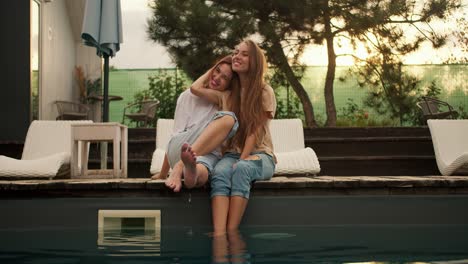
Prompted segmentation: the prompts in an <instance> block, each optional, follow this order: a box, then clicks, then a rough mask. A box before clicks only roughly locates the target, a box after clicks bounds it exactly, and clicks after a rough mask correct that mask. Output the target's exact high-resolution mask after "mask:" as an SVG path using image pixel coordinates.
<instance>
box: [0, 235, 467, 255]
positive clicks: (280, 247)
mask: <svg viewBox="0 0 468 264" xmlns="http://www.w3.org/2000/svg"><path fill="white" fill-rule="evenodd" d="M0 237H1V242H0V263H362V262H379V263H408V262H418V263H435V262H437V263H445V262H446V263H450V262H454V261H457V263H467V262H468V226H300V227H281V226H277V227H271V226H270V227H250V226H247V227H243V228H242V229H241V230H240V232H235V233H229V234H227V235H225V236H217V237H213V236H212V235H211V234H210V228H209V227H206V228H201V227H197V228H192V227H189V226H186V227H177V228H163V229H162V230H161V235H160V237H159V239H158V240H157V241H156V240H155V234H154V233H153V234H148V233H147V234H145V231H144V230H141V229H128V230H125V231H119V232H115V233H112V232H109V233H107V234H106V239H105V241H104V243H102V241H98V234H97V233H96V230H95V229H86V228H80V229H69V228H67V229H64V228H44V229H40V228H37V229H16V230H1V231H0ZM458 261H461V262H458ZM454 263H455V262H454Z"/></svg>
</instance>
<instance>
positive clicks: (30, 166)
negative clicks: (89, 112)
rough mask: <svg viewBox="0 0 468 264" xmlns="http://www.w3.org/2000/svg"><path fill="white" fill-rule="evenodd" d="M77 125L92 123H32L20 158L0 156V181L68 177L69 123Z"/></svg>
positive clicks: (84, 121) (69, 151) (86, 121)
mask: <svg viewBox="0 0 468 264" xmlns="http://www.w3.org/2000/svg"><path fill="white" fill-rule="evenodd" d="M77 123H78V124H82V123H92V121H88V120H83V121H42V120H41V121H38V120H36V121H33V122H32V123H31V125H30V126H29V129H28V133H27V135H26V140H25V142H24V148H23V154H22V156H21V159H20V160H18V159H13V158H10V157H6V156H0V179H31V178H32V179H52V178H60V177H62V178H63V177H66V176H69V171H70V170H69V168H70V154H71V138H70V137H71V124H77ZM78 156H80V155H78Z"/></svg>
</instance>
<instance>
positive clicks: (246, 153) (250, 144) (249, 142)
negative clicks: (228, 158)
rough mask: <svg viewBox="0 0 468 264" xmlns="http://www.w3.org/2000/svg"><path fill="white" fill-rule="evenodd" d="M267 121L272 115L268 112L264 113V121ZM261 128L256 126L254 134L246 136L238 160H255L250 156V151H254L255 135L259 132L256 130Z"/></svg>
mask: <svg viewBox="0 0 468 264" xmlns="http://www.w3.org/2000/svg"><path fill="white" fill-rule="evenodd" d="M268 119H273V113H272V112H270V111H265V120H268ZM262 127H263V126H257V129H256V131H255V133H252V134H251V135H249V136H247V138H246V140H245V144H244V148H243V149H242V153H241V156H240V159H248V160H250V159H255V158H254V157H252V156H251V155H250V153H252V151H253V150H254V149H255V143H256V142H255V141H256V139H257V137H256V135H257V133H258V132H259V131H258V130H259V129H261V128H262Z"/></svg>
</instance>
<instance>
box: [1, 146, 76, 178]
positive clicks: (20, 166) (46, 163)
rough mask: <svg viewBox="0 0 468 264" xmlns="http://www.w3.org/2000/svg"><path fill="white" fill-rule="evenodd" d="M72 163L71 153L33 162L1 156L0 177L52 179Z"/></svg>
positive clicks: (63, 153) (58, 154) (54, 155)
mask: <svg viewBox="0 0 468 264" xmlns="http://www.w3.org/2000/svg"><path fill="white" fill-rule="evenodd" d="M69 163H70V153H66V152H61V153H56V154H52V155H50V156H46V157H42V158H39V159H33V160H18V159H13V158H9V157H6V156H0V167H1V168H2V169H1V170H0V176H1V177H13V176H14V177H17V178H22V177H24V178H52V177H54V176H56V174H57V172H58V171H59V170H60V168H61V167H62V166H64V165H66V164H69Z"/></svg>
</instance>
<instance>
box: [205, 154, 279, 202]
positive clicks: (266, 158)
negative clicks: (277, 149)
mask: <svg viewBox="0 0 468 264" xmlns="http://www.w3.org/2000/svg"><path fill="white" fill-rule="evenodd" d="M252 155H257V156H258V157H259V158H260V159H258V160H239V158H240V154H239V153H226V154H225V155H224V156H223V158H222V159H221V160H220V161H219V162H218V163H217V164H216V166H215V168H214V171H213V173H212V175H211V197H214V196H241V197H244V198H246V199H249V197H250V187H251V184H252V182H253V181H256V180H269V179H271V177H272V176H273V173H274V172H275V166H276V165H275V162H274V160H273V157H272V156H270V155H268V154H266V153H264V152H258V153H253V154H252ZM234 164H235V166H234V167H233V165H234Z"/></svg>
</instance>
